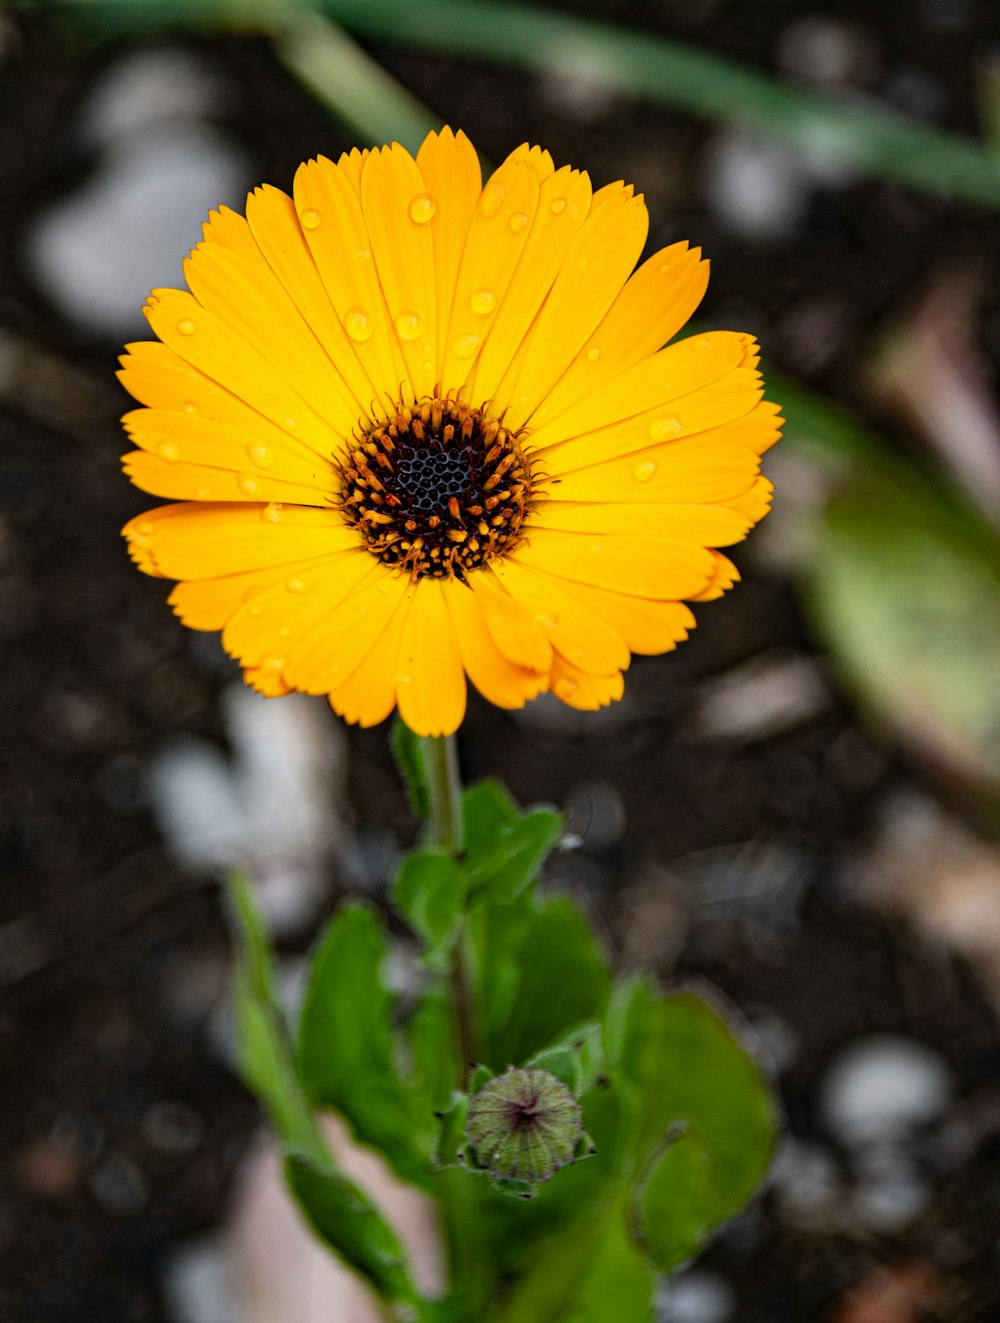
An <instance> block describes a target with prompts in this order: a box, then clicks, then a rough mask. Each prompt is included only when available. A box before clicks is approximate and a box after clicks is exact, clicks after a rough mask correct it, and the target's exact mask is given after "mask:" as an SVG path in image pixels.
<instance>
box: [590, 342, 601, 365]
mask: <svg viewBox="0 0 1000 1323" xmlns="http://www.w3.org/2000/svg"><path fill="white" fill-rule="evenodd" d="M600 356H601V351H600V350H599V349H598V348H597V346H596V345H595V346H594V348H593V349H588V350H587V357H588V358H589V359H590V361H591V363H596V362H597V360H598V359H599V358H600Z"/></svg>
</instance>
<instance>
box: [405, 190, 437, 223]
mask: <svg viewBox="0 0 1000 1323" xmlns="http://www.w3.org/2000/svg"><path fill="white" fill-rule="evenodd" d="M437 209H438V204H437V203H436V202H435V201H434V199H433V198H432V197H431V196H430V194H429V193H418V194H417V195H416V197H413V198H411V199H410V220H411V221H413V223H414V225H426V224H427V222H428V221H429V220H433V219H434V217H435V216H436V215H437Z"/></svg>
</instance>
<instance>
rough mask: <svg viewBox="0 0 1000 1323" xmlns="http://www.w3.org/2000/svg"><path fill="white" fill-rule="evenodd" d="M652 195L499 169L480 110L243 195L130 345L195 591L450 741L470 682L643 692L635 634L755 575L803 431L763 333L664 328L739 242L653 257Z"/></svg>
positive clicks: (596, 700)
mask: <svg viewBox="0 0 1000 1323" xmlns="http://www.w3.org/2000/svg"><path fill="white" fill-rule="evenodd" d="M647 226H648V217H647V213H646V208H645V206H644V204H643V200H642V198H641V197H636V196H634V194H633V190H632V188H631V187H627V186H626V185H625V184H622V183H616V184H609V185H607V186H606V187H604V188H600V189H596V190H595V189H593V188H592V186H591V182H590V179H589V177H588V176H587V175H586V174H585V173H583V172H581V171H577V170H572V169H570V168H569V167H564V168H563V169H560V170H556V169H555V167H554V165H553V162H552V158H551V157H550V156H549V154H548V152H544V151H541V150H540V149H539V148H537V147H531V148H529V147H528V146H523V147H520V148H518V149H517V151H515V152H513V153H512V154H511V155H510V156H509V157H508V159H507V160H506V161H505V162H504V163H503V165H501V166H500V168H499V169H498V170H497V171H496V172H495V173H494V174H493V175H492V176H491V178H490V179H489V180H488V181H487V183H486V184H485V186H483V184H482V177H481V173H480V166H479V161H478V159H477V157H476V153H475V151H474V150H473V147H472V145H471V143H470V142H469V141H468V139H467V138H466V137H465V136H464V135H463V134H462V133H458V134H455V133H452V132H451V131H450V130H448V129H445V130H443V131H442V132H441V133H439V134H436V133H432V134H431V135H430V136H429V137H428V138H427V139H426V141H425V142H424V144H423V146H422V147H421V148H420V150H419V152H418V153H417V156H416V159H415V160H414V158H413V157H411V156H410V155H409V153H408V152H406V151H404V149H403V148H402V147H400V146H398V145H394V146H392V147H386V148H383V149H381V150H378V151H371V152H359V151H356V150H355V151H353V152H351V153H350V154H349V155H344V156H342V157H341V158H340V160H339V161H338V162H337V163H336V164H334V163H333V162H331V161H329V160H326V159H324V158H322V157H321V158H319V159H318V160H314V161H309V162H308V163H307V164H305V165H303V166H301V167H300V168H299V170H298V172H297V174H296V176H295V185H294V190H293V196H292V197H289V196H287V195H286V194H285V193H282V192H280V191H279V190H278V189H275V188H271V187H269V186H265V187H263V188H258V189H257V190H255V192H254V193H252V194H251V195H250V196H249V197H248V198H247V207H246V217H245V218H244V217H243V216H240V215H238V214H236V213H235V212H233V211H230V210H228V209H226V208H221V209H220V210H219V211H218V212H213V213H212V214H211V215H210V218H209V220H208V222H207V224H206V225H205V229H204V236H205V237H204V242H203V243H201V244H199V245H198V246H197V248H196V249H195V250H194V251H193V252H192V253H191V255H190V257H189V258H188V259H187V262H186V263H185V276H186V279H187V282H188V286H189V290H190V293H188V292H185V291H179V290H170V289H161V290H155V291H154V292H153V293H152V295H151V296H150V298H149V300H148V303H147V306H146V309H145V312H146V316H147V318H148V320H149V323H150V326H151V327H152V329H153V331H154V333H155V334H156V336H157V337H158V340H159V343H156V342H150V343H139V344H132V345H129V346H128V353H127V355H126V356H125V357H124V358H123V360H122V364H123V367H122V372H121V374H120V376H121V379H122V381H123V382H124V384H125V386H126V387H127V389H128V390H129V391H130V392H131V393H132V394H133V395H134V396H135V397H136V398H137V399H138V400H139V401H140V402H141V403H142V404H143V405H145V406H146V407H145V408H141V409H137V410H135V411H134V412H132V413H129V414H127V415H126V417H125V419H124V422H125V426H126V428H127V429H128V432H129V435H130V437H131V439H132V440H133V442H134V443H135V444H136V445H137V446H138V447H139V449H137V450H134V451H133V452H132V453H131V454H128V455H126V456H125V458H124V464H125V470H126V472H127V473H128V475H129V477H130V478H131V479H132V481H133V482H134V483H135V484H136V485H137V486H139V487H141V488H143V489H144V490H145V491H147V492H152V493H153V494H154V495H157V496H165V497H171V498H174V499H175V500H177V501H178V502H180V503H179V504H174V505H166V506H161V507H159V508H158V509H154V510H151V511H150V512H148V513H147V514H143V515H141V516H139V517H138V518H137V519H134V520H132V522H131V523H130V524H128V526H127V527H126V529H125V530H124V531H125V536H126V537H127V539H128V542H129V546H130V550H131V553H132V556H133V558H134V559H135V560H136V562H137V563H138V565H139V566H140V568H141V569H143V570H144V571H145V572H146V573H148V574H152V575H158V576H161V577H164V578H168V579H176V580H179V582H178V584H177V586H176V587H175V588H174V590H173V592H172V594H171V596H170V602H171V605H172V606H173V607H174V609H175V611H176V612H177V614H178V615H179V616H180V618H181V619H182V620H183V621H184V622H185V623H186V624H188V625H190V626H192V627H193V628H195V629H206V630H218V629H221V630H222V638H223V643H224V645H225V647H226V649H227V650H228V651H229V652H230V653H231V654H232V655H233V656H234V657H236V658H237V659H238V660H239V662H240V663H241V664H242V666H243V668H244V672H245V675H246V679H247V680H248V682H249V683H251V684H252V685H254V686H255V687H256V688H257V689H259V690H260V691H261V692H262V693H264V694H268V695H277V694H284V693H287V692H289V691H290V690H293V689H295V690H302V691H304V692H305V693H310V694H326V695H328V696H329V700H330V703H331V704H332V706H333V708H334V709H335V710H336V711H337V712H338V713H340V714H342V715H343V716H344V717H346V718H348V719H349V720H351V721H356V722H360V723H361V724H363V725H371V724H374V723H376V722H378V721H381V720H382V719H384V718H385V717H386V716H388V715H389V714H390V713H391V712H392V710H393V708H394V707H396V706H398V708H399V712H400V715H401V716H402V717H403V719H404V720H405V721H406V723H407V724H408V725H409V726H410V727H411V728H412V729H413V730H414V731H416V732H417V733H418V734H421V735H432V734H435V735H437V734H447V733H450V732H451V731H454V730H455V729H456V728H457V726H458V725H459V723H460V722H461V720H462V716H463V714H464V711H465V704H466V677H468V678H469V679H470V680H471V681H472V683H473V684H474V685H475V686H476V688H477V689H478V690H479V691H480V692H481V693H482V694H484V695H485V696H486V698H488V699H489V700H490V701H492V702H493V703H495V704H497V705H499V706H501V707H505V708H516V707H520V706H521V705H523V704H524V703H525V701H526V700H528V699H530V698H533V697H534V696H535V695H537V694H539V693H541V692H542V691H544V690H551V692H552V693H554V694H555V695H557V696H558V697H559V698H561V699H562V700H563V701H564V702H566V703H569V704H570V705H572V706H573V707H578V708H597V707H600V706H602V705H604V704H606V703H609V702H610V701H611V700H613V699H616V698H619V697H620V696H621V694H622V689H623V679H622V672H623V671H624V670H625V669H626V668H627V666H628V664H629V660H630V656H631V654H632V653H660V652H664V651H666V650H668V649H670V648H673V647H674V646H675V645H676V644H677V642H678V641H679V640H681V639H683V638H686V637H687V633H688V631H689V630H690V629H691V628H692V626H693V625H694V617H693V615H692V613H691V610H690V608H689V607H688V606H687V605H686V603H688V602H704V601H709V600H710V599H712V598H714V597H718V596H720V595H721V594H722V593H723V592H724V591H725V590H726V589H727V588H728V587H730V585H731V584H732V583H733V582H734V581H735V580H736V579H737V578H738V574H737V572H736V569H735V568H734V566H733V565H732V563H731V562H730V561H729V560H728V559H727V558H726V557H725V556H724V555H723V554H722V553H721V552H720V551H719V550H718V548H719V547H723V546H727V545H729V544H731V543H734V542H738V541H740V540H741V539H742V538H743V537H744V536H745V534H746V533H747V531H748V530H749V529H750V528H751V527H752V525H753V524H755V523H756V522H757V521H758V520H759V519H760V518H761V517H762V516H763V515H764V514H765V512H766V510H767V507H768V503H769V499H770V493H771V487H770V484H769V483H768V482H767V481H766V479H764V478H762V477H761V476H760V474H759V469H760V455H761V454H762V452H763V451H764V450H766V449H767V447H768V446H770V445H771V444H772V443H773V442H774V441H775V440H776V439H777V437H778V432H779V426H780V420H779V416H778V409H777V408H776V406H775V405H773V404H769V403H767V402H765V401H764V400H763V399H762V386H761V382H760V378H759V375H758V374H757V372H756V371H755V366H756V363H757V356H756V348H755V344H754V341H753V339H752V338H751V337H750V336H748V335H742V334H739V333H736V332H728V331H718V332H712V333H709V334H700V335H696V336H694V337H693V338H689V339H686V340H681V341H680V342H678V343H676V344H672V345H670V346H669V347H667V348H662V346H663V345H664V344H666V342H667V341H668V340H670V339H671V337H673V336H674V335H675V334H676V333H677V332H678V331H679V330H680V329H681V327H682V326H683V325H684V323H685V322H686V321H687V320H688V318H689V317H690V316H691V314H692V312H693V311H694V309H695V308H696V306H697V304H698V303H699V301H700V299H701V297H702V295H703V293H704V291H705V287H706V283H707V279H708V266H707V263H706V262H703V261H702V260H701V258H700V253H699V251H698V250H697V249H690V248H688V246H687V245H686V244H685V243H676V244H673V245H671V246H670V247H668V248H664V249H662V250H661V251H660V252H657V253H655V254H654V255H653V256H652V257H651V258H649V260H648V261H646V262H644V263H643V264H642V265H641V266H640V267H639V268H638V269H637V270H634V271H633V268H634V267H635V264H636V262H637V260H638V258H639V256H640V254H641V252H642V249H643V246H644V244H645V242H646V235H647Z"/></svg>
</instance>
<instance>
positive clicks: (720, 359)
mask: <svg viewBox="0 0 1000 1323" xmlns="http://www.w3.org/2000/svg"><path fill="white" fill-rule="evenodd" d="M752 343H753V341H752V340H751V338H750V337H749V336H746V335H741V334H739V333H738V332H734V331H712V332H709V333H708V334H707V335H696V336H693V337H692V338H691V339H689V340H679V341H678V342H677V344H674V345H668V346H667V348H666V349H661V350H660V351H659V353H656V354H653V355H652V356H651V357H647V358H644V359H643V360H642V362H641V363H637V364H636V365H635V366H634V367H632V368H630V369H629V370H628V371H627V372H624V373H622V374H621V376H619V377H617V378H616V379H615V380H613V381H610V382H607V383H605V384H604V385H603V386H599V387H598V388H597V389H596V390H595V391H593V392H592V393H591V394H588V395H586V396H585V397H584V398H583V399H582V400H581V401H580V402H579V403H578V404H575V405H574V406H573V407H572V408H570V409H567V410H566V411H565V412H564V413H563V414H562V415H561V416H560V417H558V418H555V419H554V420H553V421H549V415H548V409H549V403H548V401H546V403H545V405H543V406H542V409H539V411H538V413H539V416H538V417H536V419H535V423H536V426H535V427H534V428H533V430H532V434H531V441H532V444H533V445H534V446H535V447H536V448H537V449H538V450H540V451H544V452H549V451H550V450H552V449H553V447H555V446H558V445H559V444H560V443H561V442H566V441H569V440H572V439H573V438H574V437H580V436H584V435H587V434H588V433H592V432H597V431H599V430H600V429H602V428H606V427H610V426H612V425H614V424H616V423H620V422H623V421H625V420H627V419H629V418H634V417H636V416H637V415H644V414H646V413H647V412H648V411H649V410H651V409H656V408H660V407H665V406H668V405H670V404H671V403H672V402H673V401H674V400H678V401H680V400H685V399H689V398H690V397H691V396H692V395H695V396H696V395H697V393H698V392H699V391H701V390H704V389H705V388H706V387H709V386H712V385H713V384H714V383H716V382H719V381H720V380H723V379H725V378H727V377H728V376H729V375H730V374H731V373H732V372H734V370H735V369H736V368H738V367H740V366H741V365H742V363H743V360H744V359H745V357H746V354H747V349H748V346H749V345H751V344H752ZM747 375H748V376H749V375H750V374H747ZM748 407H749V406H748ZM543 410H544V411H545V413H544V416H543Z"/></svg>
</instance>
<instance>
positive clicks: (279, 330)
mask: <svg viewBox="0 0 1000 1323" xmlns="http://www.w3.org/2000/svg"><path fill="white" fill-rule="evenodd" d="M243 223H244V225H246V222H245V221H244V222H243ZM249 232H250V227H249V226H247V233H248V234H249ZM255 247H256V245H255ZM184 275H185V278H186V280H187V283H188V288H189V289H190V290H191V293H192V294H193V295H194V296H195V298H196V299H197V300H198V302H199V303H200V304H201V306H202V307H203V308H207V309H208V311H209V312H212V313H214V314H215V316H216V317H218V319H219V320H220V321H221V322H223V323H224V324H225V325H226V326H228V327H230V328H231V329H232V330H233V331H235V332H236V333H237V334H238V335H239V336H240V337H241V338H242V339H243V340H245V341H246V342H247V343H248V344H249V345H252V346H253V348H254V349H256V350H257V351H258V353H260V354H261V355H262V356H263V357H264V358H265V359H267V361H268V362H269V363H270V364H271V365H272V367H273V368H274V369H275V370H276V371H277V372H280V373H281V375H282V377H283V378H284V379H285V381H287V382H294V384H295V388H296V390H298V391H299V393H300V394H302V395H303V396H304V397H305V398H306V399H308V400H309V402H310V404H311V405H312V406H313V408H314V409H315V410H316V412H317V413H318V414H320V416H321V417H323V418H325V419H326V421H327V422H328V423H329V424H330V426H331V427H333V428H334V429H335V430H336V431H337V432H339V433H344V432H348V431H350V429H351V428H352V427H353V426H354V424H355V423H356V422H357V417H358V409H359V405H360V402H359V401H358V400H356V399H355V398H354V396H353V395H352V393H351V390H350V387H349V386H348V384H347V382H346V381H345V379H344V377H343V375H342V374H341V372H340V370H339V369H338V368H336V367H334V365H333V363H332V362H331V360H330V358H329V356H328V354H327V352H326V350H325V349H324V348H323V346H322V345H321V344H320V342H319V340H317V338H316V334H315V331H314V330H313V329H312V328H311V327H310V326H309V323H308V322H307V321H306V320H305V319H304V318H303V316H302V314H301V313H300V312H299V310H298V308H297V307H296V306H295V304H294V303H293V302H292V300H291V299H290V298H289V297H288V294H287V293H286V292H285V287H284V286H283V285H282V283H281V281H280V280H279V279H278V277H277V276H276V275H275V274H274V272H273V271H272V270H271V268H270V267H269V266H268V264H267V262H266V261H265V260H264V257H263V254H262V253H261V252H260V250H259V249H258V250H257V257H256V260H255V261H252V262H251V261H248V260H247V259H246V258H244V257H241V256H240V255H239V254H238V253H233V252H231V251H230V250H229V249H227V248H222V247H220V246H219V245H218V244H210V243H209V244H200V245H199V246H198V247H197V248H196V249H195V250H194V251H193V252H192V254H191V256H190V257H188V258H187V259H186V260H185V262H184Z"/></svg>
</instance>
